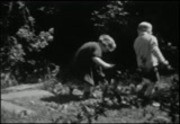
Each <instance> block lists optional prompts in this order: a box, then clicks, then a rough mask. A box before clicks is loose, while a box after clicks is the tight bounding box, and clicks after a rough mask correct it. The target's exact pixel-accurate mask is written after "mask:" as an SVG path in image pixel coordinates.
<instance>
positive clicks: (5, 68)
mask: <svg viewBox="0 0 180 124" xmlns="http://www.w3.org/2000/svg"><path fill="white" fill-rule="evenodd" d="M0 6H1V7H2V8H3V9H2V16H1V17H0V26H1V28H2V31H1V34H0V37H1V38H2V42H1V43H2V45H1V48H0V50H1V54H0V63H1V65H0V71H1V73H3V74H2V76H1V77H2V78H1V82H2V81H3V82H4V83H5V82H8V81H7V80H9V82H20V80H21V82H23V81H22V79H24V78H25V75H30V72H28V71H29V70H30V69H29V70H28V69H27V68H28V67H33V66H34V65H35V64H36V63H37V62H36V60H34V61H35V63H34V64H31V63H29V61H32V60H33V59H30V58H29V57H27V56H28V55H29V54H30V53H32V52H40V51H41V50H42V49H44V48H46V47H47V46H48V45H49V43H50V42H52V41H53V39H54V38H53V34H54V28H50V29H49V30H48V31H40V32H37V31H36V30H35V18H33V16H32V15H31V14H30V10H29V9H28V7H27V6H26V2H25V1H8V2H2V3H1V4H0ZM36 67H37V66H36ZM36 70H37V69H36ZM28 73H29V74H28ZM5 75H7V76H5ZM4 77H6V78H4ZM7 77H9V78H8V79H7ZM10 80H12V81H10ZM14 80H16V81H14ZM7 84H10V83H7Z"/></svg>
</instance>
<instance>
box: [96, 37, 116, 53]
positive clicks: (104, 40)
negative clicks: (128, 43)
mask: <svg viewBox="0 0 180 124" xmlns="http://www.w3.org/2000/svg"><path fill="white" fill-rule="evenodd" d="M99 42H100V43H101V44H103V45H104V46H106V47H107V48H108V50H109V51H114V50H115V49H116V43H115V41H114V39H113V38H112V37H111V36H109V35H107V34H102V35H100V36H99Z"/></svg>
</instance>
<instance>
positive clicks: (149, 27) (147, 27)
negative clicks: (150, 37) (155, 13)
mask: <svg viewBox="0 0 180 124" xmlns="http://www.w3.org/2000/svg"><path fill="white" fill-rule="evenodd" d="M148 30H152V24H151V23H149V22H146V21H144V22H141V23H139V25H138V31H141V32H144V31H148Z"/></svg>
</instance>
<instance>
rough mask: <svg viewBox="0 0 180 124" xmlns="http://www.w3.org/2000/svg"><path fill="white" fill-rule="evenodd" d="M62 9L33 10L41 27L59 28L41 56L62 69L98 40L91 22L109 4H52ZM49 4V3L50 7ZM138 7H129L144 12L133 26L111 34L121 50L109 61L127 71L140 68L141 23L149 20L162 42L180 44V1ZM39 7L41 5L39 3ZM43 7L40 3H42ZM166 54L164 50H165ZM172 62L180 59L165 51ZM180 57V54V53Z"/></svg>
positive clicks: (115, 28)
mask: <svg viewBox="0 0 180 124" xmlns="http://www.w3.org/2000/svg"><path fill="white" fill-rule="evenodd" d="M49 3H51V4H54V5H55V6H56V7H58V8H59V12H57V13H56V14H55V15H51V16H49V17H48V16H47V15H46V16H43V14H41V13H40V12H39V13H38V12H34V13H33V11H32V15H33V16H34V17H35V18H36V20H37V21H36V23H37V25H39V27H43V28H44V27H46V28H47V29H48V28H49V27H54V28H55V36H54V37H55V40H54V41H53V42H52V43H51V45H49V46H48V47H47V49H45V50H44V52H42V53H41V55H42V56H43V57H45V58H48V59H49V60H50V61H53V62H55V63H56V64H58V65H61V66H68V64H69V62H70V61H71V59H72V57H73V55H74V53H75V51H76V50H77V49H78V47H80V46H81V45H82V44H83V43H85V42H88V41H92V40H93V41H95V40H97V39H98V34H97V33H96V30H95V28H94V27H93V22H92V21H91V20H90V18H91V13H92V12H93V11H94V10H98V9H100V8H101V7H102V6H104V5H105V4H106V1H104V2H103V1H99V2H96V1H67V2H58V1H56V2H49ZM49 3H48V2H46V3H45V4H49ZM134 3H135V4H136V6H135V8H133V7H134V6H132V8H131V7H129V11H132V13H133V11H134V10H137V11H138V12H140V14H139V16H138V17H134V20H133V18H132V21H133V22H132V23H130V24H129V25H128V27H120V28H117V27H116V26H114V29H113V31H112V32H110V33H109V34H110V35H111V36H112V37H113V38H114V39H115V41H116V43H117V46H118V47H117V49H116V51H115V52H113V53H111V54H110V56H109V57H111V59H109V60H108V59H107V61H109V62H113V63H116V64H118V65H119V66H120V67H123V68H133V67H136V59H135V53H134V50H133V42H134V39H135V38H136V36H137V33H136V28H137V25H138V23H140V22H141V21H149V22H151V23H152V24H153V26H154V34H155V35H156V36H158V39H159V40H164V41H166V42H171V43H172V44H173V45H176V46H177V45H178V43H179V2H176V1H172V2H170V1H157V2H156V1H154V2H150V1H137V2H134ZM36 4H38V3H36ZM39 4H40V2H39ZM163 52H164V51H163ZM164 55H165V57H166V58H167V59H169V61H170V63H173V64H176V65H177V63H178V62H177V61H178V59H177V58H178V57H177V56H174V55H173V56H172V55H171V53H170V52H164ZM176 55H178V54H176Z"/></svg>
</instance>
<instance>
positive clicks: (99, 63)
mask: <svg viewBox="0 0 180 124" xmlns="http://www.w3.org/2000/svg"><path fill="white" fill-rule="evenodd" d="M93 61H94V62H95V63H96V64H97V65H99V66H101V67H103V68H104V69H109V68H112V67H114V66H115V65H114V64H109V63H107V62H105V61H103V60H102V59H101V58H99V57H93Z"/></svg>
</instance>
